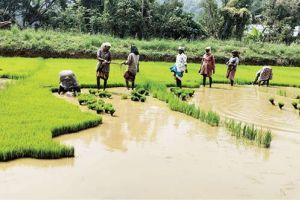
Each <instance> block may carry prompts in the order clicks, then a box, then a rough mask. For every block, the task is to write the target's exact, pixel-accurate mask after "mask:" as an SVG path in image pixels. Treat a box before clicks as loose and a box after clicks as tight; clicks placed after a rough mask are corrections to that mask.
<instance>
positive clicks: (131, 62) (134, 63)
mask: <svg viewBox="0 0 300 200" xmlns="http://www.w3.org/2000/svg"><path fill="white" fill-rule="evenodd" d="M139 60H140V55H139V50H138V48H137V47H136V46H131V49H130V54H129V56H128V58H127V61H125V62H123V63H122V64H124V65H128V69H127V71H126V72H125V74H124V78H125V82H126V87H127V89H128V90H129V82H131V88H132V90H133V89H134V81H135V76H136V73H137V72H139Z"/></svg>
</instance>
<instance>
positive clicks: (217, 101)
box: [192, 85, 300, 137]
mask: <svg viewBox="0 0 300 200" xmlns="http://www.w3.org/2000/svg"><path fill="white" fill-rule="evenodd" d="M282 93H283V94H284V95H285V96H281V95H282ZM280 94H281V95H280ZM297 95H300V88H284V87H269V88H268V87H258V86H238V87H233V88H232V87H231V86H228V85H216V86H215V87H214V88H212V89H209V88H201V89H199V90H198V91H197V92H196V95H195V98H194V99H193V100H192V102H193V103H195V104H196V105H200V107H201V108H204V109H206V110H209V109H212V110H214V111H216V112H218V113H220V114H221V115H222V116H224V117H227V118H231V119H236V120H240V121H243V122H248V123H250V124H255V125H256V126H259V127H263V128H266V129H271V130H273V131H276V132H279V133H282V134H284V135H287V134H292V135H293V134H300V117H299V111H298V110H295V109H294V107H293V106H292V102H293V101H297V102H299V103H300V101H299V100H295V98H296V96H297ZM270 97H273V98H274V99H275V104H276V105H275V106H273V105H272V104H271V103H270V102H269V98H270ZM278 102H283V103H285V106H284V108H283V109H282V110H280V109H279V107H278ZM298 136H299V137H300V135H298Z"/></svg>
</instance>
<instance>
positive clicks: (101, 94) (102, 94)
mask: <svg viewBox="0 0 300 200" xmlns="http://www.w3.org/2000/svg"><path fill="white" fill-rule="evenodd" d="M98 96H99V97H100V98H109V99H110V98H111V96H112V94H111V93H110V92H107V91H106V90H105V91H99V93H98Z"/></svg>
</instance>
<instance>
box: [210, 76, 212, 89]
mask: <svg viewBox="0 0 300 200" xmlns="http://www.w3.org/2000/svg"><path fill="white" fill-rule="evenodd" d="M211 86H212V77H209V87H210V88H211Z"/></svg>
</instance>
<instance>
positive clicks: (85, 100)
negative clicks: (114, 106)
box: [78, 94, 97, 105]
mask: <svg viewBox="0 0 300 200" xmlns="http://www.w3.org/2000/svg"><path fill="white" fill-rule="evenodd" d="M96 101H97V98H96V96H95V95H93V94H79V96H78V102H79V104H80V105H87V104H91V103H95V102H96Z"/></svg>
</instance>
